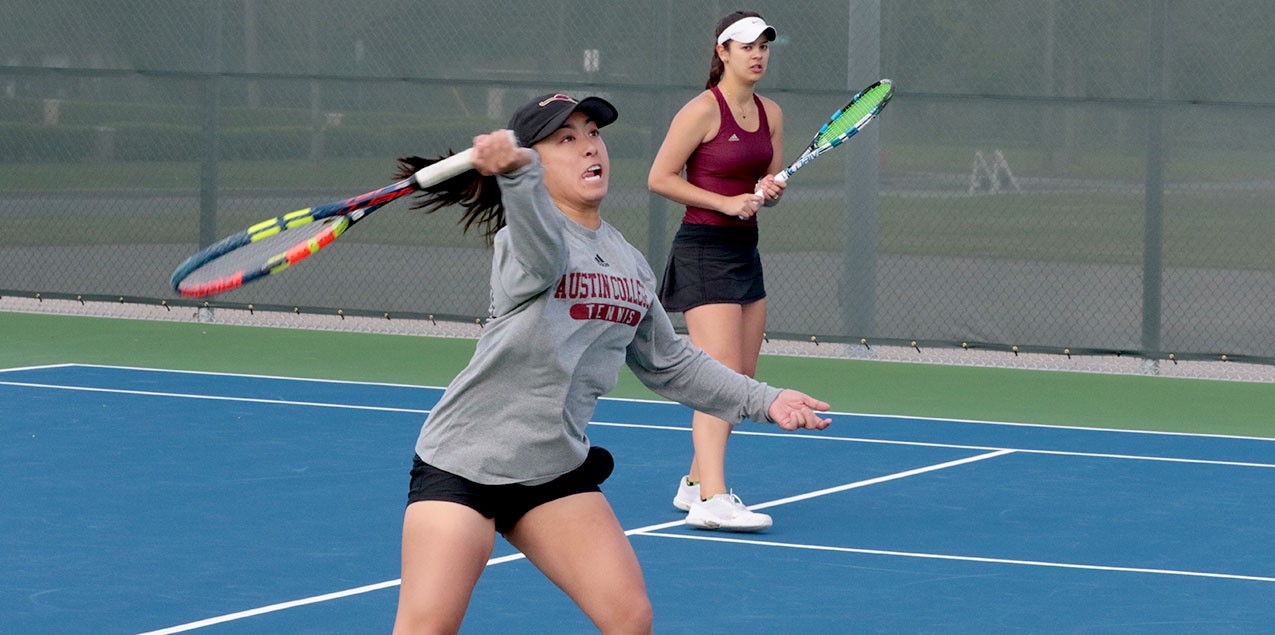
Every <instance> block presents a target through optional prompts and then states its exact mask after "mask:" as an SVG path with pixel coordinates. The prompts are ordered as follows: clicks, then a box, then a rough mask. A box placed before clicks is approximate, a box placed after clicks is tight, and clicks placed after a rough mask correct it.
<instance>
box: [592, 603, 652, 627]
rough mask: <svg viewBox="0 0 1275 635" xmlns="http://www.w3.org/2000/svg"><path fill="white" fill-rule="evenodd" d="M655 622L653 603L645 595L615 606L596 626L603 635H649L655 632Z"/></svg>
mask: <svg viewBox="0 0 1275 635" xmlns="http://www.w3.org/2000/svg"><path fill="white" fill-rule="evenodd" d="M654 620H655V616H654V612H653V611H652V610H651V601H650V600H649V599H648V598H647V597H646V596H645V595H643V596H641V597H640V598H630V599H629V600H628V601H626V602H618V603H616V604H613V605H612V606H611V610H609V611H608V612H607V615H606V616H604V617H603V619H601V620H599V621H598V623H597V624H596V626H597V627H598V631H600V632H601V633H603V635H612V634H624V635H639V634H640V635H648V634H649V633H651V632H653V629H654Z"/></svg>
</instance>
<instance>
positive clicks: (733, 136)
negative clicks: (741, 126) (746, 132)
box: [727, 133, 739, 141]
mask: <svg viewBox="0 0 1275 635" xmlns="http://www.w3.org/2000/svg"><path fill="white" fill-rule="evenodd" d="M727 141H739V135H736V134H735V133H731V135H730V138H729V139H727Z"/></svg>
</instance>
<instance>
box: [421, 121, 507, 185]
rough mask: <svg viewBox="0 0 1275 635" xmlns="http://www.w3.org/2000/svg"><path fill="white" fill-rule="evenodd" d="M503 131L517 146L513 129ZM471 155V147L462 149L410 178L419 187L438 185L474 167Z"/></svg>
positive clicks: (472, 154)
mask: <svg viewBox="0 0 1275 635" xmlns="http://www.w3.org/2000/svg"><path fill="white" fill-rule="evenodd" d="M505 133H506V134H508V135H509V140H510V141H512V142H513V144H514V147H517V146H518V137H516V136H515V135H514V131H513V130H506V131H505ZM473 156H474V149H473V148H469V149H467V150H463V151H461V152H458V153H456V154H453V155H452V156H450V157H447V158H446V159H443V160H442V161H439V162H438V163H433V164H431V165H427V166H425V167H423V168H421V169H420V170H418V171H417V172H416V174H414V175H412V178H414V179H416V185H417V186H418V187H421V188H427V187H432V186H435V185H438V184H439V183H442V182H443V181H446V180H447V179H450V178H452V177H454V176H459V175H461V174H463V173H465V172H467V171H469V170H472V169H474V164H473Z"/></svg>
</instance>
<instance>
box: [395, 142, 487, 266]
mask: <svg viewBox="0 0 1275 635" xmlns="http://www.w3.org/2000/svg"><path fill="white" fill-rule="evenodd" d="M449 154H451V153H450V152H449ZM445 158H447V157H438V158H434V159H425V158H421V157H399V160H398V169H396V170H395V172H394V177H395V178H398V179H405V178H408V177H410V176H412V175H413V174H416V172H417V171H419V170H420V169H421V168H424V167H425V166H428V165H433V164H435V163H438V162H439V161H442V160H443V159H445ZM412 197H413V198H414V199H415V201H414V202H413V203H412V206H411V209H423V210H425V213H426V214H432V213H434V212H437V211H438V210H440V209H443V208H444V207H449V206H452V205H460V206H461V207H463V208H464V209H465V211H464V212H463V213H461V215H460V220H458V221H456V222H457V224H458V225H462V226H463V227H464V229H463V230H462V231H463V232H464V233H469V228H470V227H473V226H474V225H477V226H479V228H480V229H481V230H482V234H483V238H484V239H485V240H486V241H487V244H488V245H491V244H492V242H493V241H494V240H495V238H496V232H498V231H500V228H501V227H504V226H505V206H504V205H503V204H502V203H501V200H500V185H499V184H498V183H497V182H496V177H494V176H483V175H482V174H479V173H478V171H477V170H467V171H465V172H463V173H461V174H459V175H457V176H454V177H452V178H450V179H447V180H446V181H443V182H442V183H439V184H438V185H434V186H431V187H427V188H424V189H423V190H421V191H419V192H417V193H415V194H413V195H412Z"/></svg>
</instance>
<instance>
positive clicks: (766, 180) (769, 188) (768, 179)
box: [756, 174, 788, 203]
mask: <svg viewBox="0 0 1275 635" xmlns="http://www.w3.org/2000/svg"><path fill="white" fill-rule="evenodd" d="M787 187H788V182H787V181H776V180H775V175H773V174H767V175H766V176H763V177H762V179H761V180H760V181H758V182H757V190H756V191H758V192H761V194H762V196H764V197H766V202H767V203H770V202H771V201H778V200H779V197H781V196H783V195H784V189H785V188H787Z"/></svg>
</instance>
